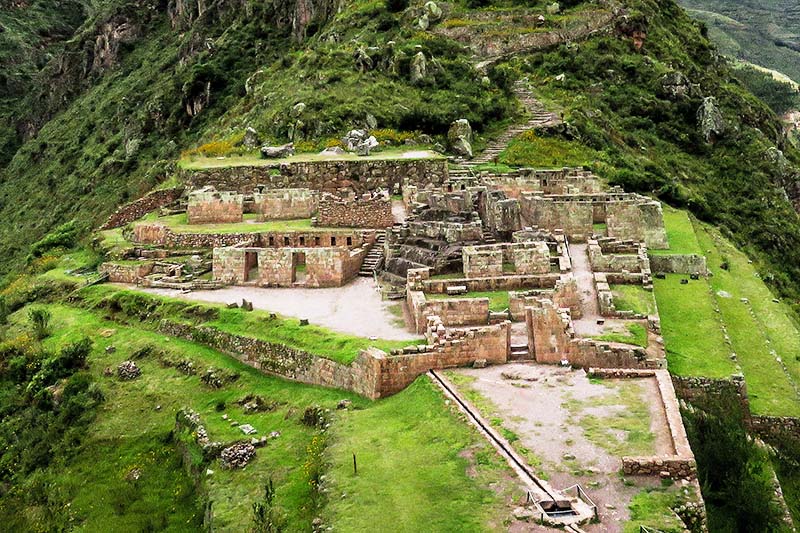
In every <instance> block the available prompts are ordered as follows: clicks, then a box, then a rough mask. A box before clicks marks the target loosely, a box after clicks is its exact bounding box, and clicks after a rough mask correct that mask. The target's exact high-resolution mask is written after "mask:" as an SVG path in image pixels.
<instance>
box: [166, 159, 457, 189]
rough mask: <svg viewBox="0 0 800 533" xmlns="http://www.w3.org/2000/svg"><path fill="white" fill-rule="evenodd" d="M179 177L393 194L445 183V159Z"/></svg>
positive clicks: (236, 185)
mask: <svg viewBox="0 0 800 533" xmlns="http://www.w3.org/2000/svg"><path fill="white" fill-rule="evenodd" d="M180 176H181V178H183V179H184V180H185V181H186V182H187V183H188V184H189V185H190V186H191V187H192V188H200V187H204V186H207V185H212V186H214V187H216V188H217V189H218V190H234V191H238V192H240V193H245V194H247V193H250V192H251V191H253V190H254V189H255V188H256V187H257V186H259V185H263V186H266V187H267V188H269V189H287V188H292V187H304V188H308V189H313V190H316V191H328V192H337V191H338V190H340V189H350V190H354V191H356V192H359V193H361V192H369V191H374V190H377V189H389V190H390V191H394V190H396V189H400V188H402V187H403V184H404V183H405V182H406V181H407V182H408V183H411V184H414V185H418V186H420V187H424V186H426V185H441V184H442V183H444V182H445V181H446V180H447V177H448V173H447V160H446V159H444V158H441V159H439V158H436V159H385V160H381V159H358V160H347V161H343V160H338V161H324V160H323V161H305V162H300V161H298V162H291V163H285V162H284V163H274V164H269V165H259V166H238V167H225V168H209V169H203V170H185V169H184V170H181V171H180Z"/></svg>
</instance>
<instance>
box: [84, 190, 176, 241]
mask: <svg viewBox="0 0 800 533" xmlns="http://www.w3.org/2000/svg"><path fill="white" fill-rule="evenodd" d="M183 192H184V188H183V187H175V188H171V189H161V190H158V191H152V192H149V193H147V194H146V195H144V196H142V197H141V198H139V199H138V200H135V201H133V202H130V203H128V204H125V205H123V206H121V207H119V208H118V209H117V210H116V211H115V212H114V213H113V214H112V215H111V216H110V217H108V220H106V222H105V224H103V225H102V226H100V229H101V230H107V229H114V228H121V227H122V226H124V225H126V224H128V223H130V222H133V221H134V220H139V219H140V218H142V217H143V216H145V215H146V214H147V213H150V212H151V211H155V210H156V209H160V208H162V207H165V206H167V205H169V204H171V203H172V202H174V201H175V200H177V199H178V198H180V197H181V195H182V194H183Z"/></svg>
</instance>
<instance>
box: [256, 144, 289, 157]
mask: <svg viewBox="0 0 800 533" xmlns="http://www.w3.org/2000/svg"><path fill="white" fill-rule="evenodd" d="M290 155H294V143H287V144H284V145H281V146H267V145H264V146H262V147H261V157H262V158H263V159H276V158H280V157H288V156H290Z"/></svg>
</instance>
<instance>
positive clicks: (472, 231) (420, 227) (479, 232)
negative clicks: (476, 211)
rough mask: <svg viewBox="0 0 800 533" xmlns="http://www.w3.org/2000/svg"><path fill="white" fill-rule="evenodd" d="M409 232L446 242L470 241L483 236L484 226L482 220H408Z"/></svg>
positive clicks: (478, 239)
mask: <svg viewBox="0 0 800 533" xmlns="http://www.w3.org/2000/svg"><path fill="white" fill-rule="evenodd" d="M408 233H409V234H410V235H414V236H418V237H426V238H428V239H436V240H443V241H446V242H469V241H480V240H481V239H482V238H483V227H482V226H481V222H480V220H476V221H475V222H440V221H424V222H423V221H410V222H408Z"/></svg>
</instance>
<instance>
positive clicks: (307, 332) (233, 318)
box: [80, 285, 425, 364]
mask: <svg viewBox="0 0 800 533" xmlns="http://www.w3.org/2000/svg"><path fill="white" fill-rule="evenodd" d="M80 296H81V298H83V299H84V305H85V306H87V307H94V306H101V307H104V306H106V305H108V302H111V301H112V300H113V301H116V302H121V305H122V306H125V307H130V308H131V309H133V310H139V311H141V308H142V307H147V308H148V309H152V310H150V311H148V314H149V315H150V316H151V317H152V319H153V320H158V319H161V318H170V319H173V320H176V321H181V320H183V318H182V316H181V310H186V309H192V310H211V311H216V312H217V313H218V318H216V319H211V320H208V321H201V322H200V323H201V324H203V325H207V326H212V327H215V328H218V329H219V330H221V331H226V332H228V333H233V334H236V335H243V336H246V337H253V338H257V339H261V340H263V341H267V342H275V343H280V344H285V345H287V346H290V347H292V348H297V349H299V350H305V351H307V352H309V353H311V354H314V355H316V356H319V357H324V358H326V359H331V360H333V361H337V362H339V363H343V364H349V363H351V362H352V361H353V360H355V358H356V357H358V352H359V351H361V350H364V349H366V348H368V347H370V346H374V347H376V348H379V349H381V350H384V351H386V352H388V351H390V350H392V349H394V348H402V347H404V346H408V345H416V344H425V341H424V340H422V339H420V340H409V341H390V340H382V339H378V340H374V341H373V340H370V339H367V338H364V337H356V336H353V335H346V334H343V333H337V332H335V331H331V330H329V329H327V328H323V327H320V326H315V325H313V324H311V325H308V326H301V325H300V321H299V320H298V319H293V318H285V317H281V316H279V315H276V317H275V318H271V317H270V314H271V313H269V312H267V311H259V310H253V311H244V310H242V309H228V308H227V307H226V306H224V305H221V304H205V303H204V304H197V303H187V302H185V301H183V300H179V299H176V298H169V297H166V296H157V295H153V294H146V293H142V292H139V291H135V290H126V289H121V288H120V287H116V286H111V285H97V286H94V287H87V288H85V289H82V290H81V291H80ZM153 308H154V309H153ZM199 314H202V313H195V314H194V316H198V315H199ZM128 318H129V319H130V318H131V317H128ZM134 319H135V318H134Z"/></svg>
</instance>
